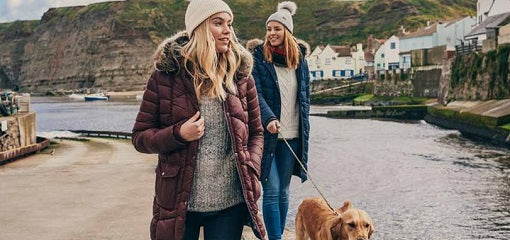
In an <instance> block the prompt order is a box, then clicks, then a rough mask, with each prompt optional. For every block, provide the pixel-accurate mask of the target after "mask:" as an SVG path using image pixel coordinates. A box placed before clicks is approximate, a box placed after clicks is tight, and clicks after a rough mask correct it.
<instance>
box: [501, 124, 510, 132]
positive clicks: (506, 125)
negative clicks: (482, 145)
mask: <svg viewBox="0 0 510 240" xmlns="http://www.w3.org/2000/svg"><path fill="white" fill-rule="evenodd" d="M500 127H501V128H502V129H505V130H508V131H510V123H508V124H505V125H503V126H500Z"/></svg>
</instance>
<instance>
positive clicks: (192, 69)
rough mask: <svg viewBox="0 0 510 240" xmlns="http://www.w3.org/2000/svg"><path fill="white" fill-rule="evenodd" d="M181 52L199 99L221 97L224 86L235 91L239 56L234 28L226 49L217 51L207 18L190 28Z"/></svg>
mask: <svg viewBox="0 0 510 240" xmlns="http://www.w3.org/2000/svg"><path fill="white" fill-rule="evenodd" d="M181 55H182V56H183V57H184V68H185V69H186V71H187V72H188V73H189V74H190V75H191V77H192V78H193V85H194V87H195V93H196V95H197V99H198V100H199V101H200V99H201V97H202V96H207V97H210V98H216V97H217V98H219V99H221V100H225V98H226V97H227V93H226V91H225V88H226V89H227V90H228V91H230V92H232V93H235V92H236V84H235V82H234V78H235V73H236V70H237V69H238V68H239V66H240V65H241V57H240V50H239V49H238V47H237V44H236V37H235V35H234V31H232V38H231V40H230V43H229V49H228V50H227V51H226V52H224V53H217V52H216V45H215V40H214V37H213V35H212V33H211V31H210V30H209V20H206V21H204V22H203V23H201V24H200V25H199V26H198V27H197V28H196V29H195V30H194V31H193V34H192V36H191V37H190V41H189V42H188V43H187V44H186V45H184V46H183V47H182V49H181Z"/></svg>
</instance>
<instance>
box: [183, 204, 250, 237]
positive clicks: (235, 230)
mask: <svg viewBox="0 0 510 240" xmlns="http://www.w3.org/2000/svg"><path fill="white" fill-rule="evenodd" d="M248 214H249V213H248V208H247V207H246V204H245V203H241V204H237V205H235V206H233V207H229V208H227V209H224V210H221V211H215V212H187V213H186V223H185V229H184V240H198V236H199V234H200V227H201V226H203V227H204V239H205V240H228V239H241V235H242V233H243V226H244V222H245V220H246V218H247V217H248Z"/></svg>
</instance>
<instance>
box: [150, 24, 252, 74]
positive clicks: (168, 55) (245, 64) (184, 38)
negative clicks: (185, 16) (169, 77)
mask: <svg viewBox="0 0 510 240" xmlns="http://www.w3.org/2000/svg"><path fill="white" fill-rule="evenodd" d="M188 42H189V36H188V34H187V33H186V31H181V32H178V33H176V34H175V35H173V36H172V37H169V38H167V39H165V40H164V41H163V42H162V43H161V44H160V45H159V46H158V49H157V50H156V53H155V54H154V68H155V69H156V70H158V71H161V72H166V73H177V72H179V71H180V70H181V68H182V64H183V62H182V61H183V58H182V56H181V52H180V51H181V48H182V47H183V46H184V45H185V44H186V43H188ZM237 47H238V49H239V50H240V56H241V65H240V66H239V68H238V69H237V70H236V72H237V77H236V80H239V79H241V78H243V77H247V76H249V75H250V74H251V70H252V68H253V58H252V56H251V53H250V52H249V51H248V50H246V49H245V48H244V47H243V46H242V45H241V44H239V43H238V44H237Z"/></svg>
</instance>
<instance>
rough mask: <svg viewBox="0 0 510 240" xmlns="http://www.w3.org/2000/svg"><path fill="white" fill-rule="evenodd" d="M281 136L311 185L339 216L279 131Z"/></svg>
mask: <svg viewBox="0 0 510 240" xmlns="http://www.w3.org/2000/svg"><path fill="white" fill-rule="evenodd" d="M279 134H280V135H281V136H282V138H283V141H284V142H285V144H286V145H287V147H288V148H289V150H290V152H291V153H292V155H294V158H295V159H296V160H297V162H298V163H299V165H300V166H301V169H303V171H305V173H306V176H307V177H308V179H309V180H310V182H311V183H312V185H313V187H314V188H315V190H317V192H319V194H320V195H321V197H322V199H324V201H325V202H326V204H327V205H328V207H329V209H330V210H331V211H332V212H333V213H334V214H335V215H337V216H339V215H340V214H338V212H336V211H335V209H334V208H333V207H331V204H329V202H328V200H327V199H326V197H324V194H322V192H321V190H320V189H319V187H318V186H317V184H315V182H314V181H313V180H312V177H311V176H310V174H309V173H308V171H307V170H306V168H305V165H303V163H302V162H301V160H299V157H298V156H297V155H296V153H295V152H294V150H292V147H291V146H290V144H289V142H287V139H286V138H285V137H284V136H283V134H282V133H279Z"/></svg>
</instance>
